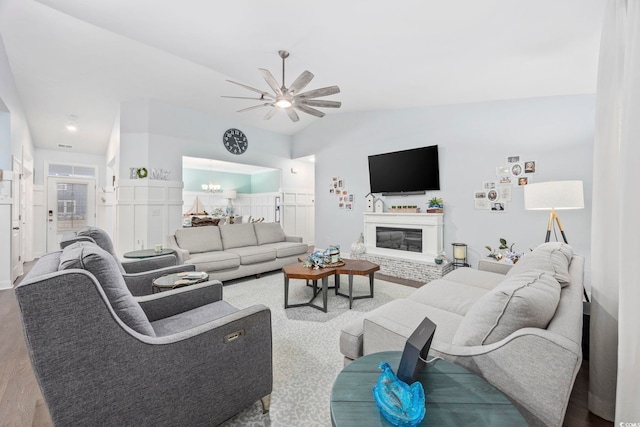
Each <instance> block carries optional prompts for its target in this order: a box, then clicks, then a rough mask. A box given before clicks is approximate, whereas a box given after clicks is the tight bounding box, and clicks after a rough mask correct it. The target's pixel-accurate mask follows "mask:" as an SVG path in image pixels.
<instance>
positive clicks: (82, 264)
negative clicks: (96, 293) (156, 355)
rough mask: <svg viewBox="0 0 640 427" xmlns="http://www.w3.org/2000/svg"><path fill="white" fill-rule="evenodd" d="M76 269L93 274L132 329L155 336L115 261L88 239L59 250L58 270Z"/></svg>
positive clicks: (120, 316)
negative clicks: (60, 252) (60, 251)
mask: <svg viewBox="0 0 640 427" xmlns="http://www.w3.org/2000/svg"><path fill="white" fill-rule="evenodd" d="M72 268H79V269H83V270H87V271H88V272H90V273H91V274H93V275H94V276H95V277H96V279H97V280H98V283H99V284H100V286H101V287H102V290H103V291H104V293H105V294H106V296H107V299H108V300H109V303H110V304H111V307H112V308H113V310H114V311H115V312H116V314H117V315H118V317H119V318H120V320H122V321H123V322H124V323H125V324H126V325H127V326H129V327H130V328H131V329H133V330H134V331H136V332H139V333H141V334H144V335H149V336H152V337H155V336H156V334H155V332H154V331H153V327H152V326H151V324H150V323H149V319H147V316H146V314H145V313H144V311H143V310H142V308H141V307H140V304H138V302H137V301H136V300H135V299H134V297H133V295H131V292H130V291H129V288H127V285H126V283H125V282H124V278H123V277H122V274H120V271H119V270H118V267H117V265H116V260H115V259H114V258H113V257H112V256H111V255H110V254H109V253H107V252H106V251H105V250H104V249H101V248H99V247H98V246H96V245H95V244H93V243H90V242H76V243H74V244H72V245H69V246H67V247H66V248H64V249H63V251H62V254H61V255H60V265H59V267H58V270H68V269H72Z"/></svg>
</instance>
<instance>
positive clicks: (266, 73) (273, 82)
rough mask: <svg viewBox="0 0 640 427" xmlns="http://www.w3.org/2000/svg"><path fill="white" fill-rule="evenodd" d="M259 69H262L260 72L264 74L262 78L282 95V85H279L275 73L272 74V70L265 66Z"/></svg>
mask: <svg viewBox="0 0 640 427" xmlns="http://www.w3.org/2000/svg"><path fill="white" fill-rule="evenodd" d="M258 71H260V74H262V78H263V79H264V81H265V82H267V84H268V85H269V87H270V88H271V89H273V91H274V92H275V93H276V95H282V89H280V86H278V82H277V81H276V79H275V77H273V74H271V71H269V70H265V69H264V68H258Z"/></svg>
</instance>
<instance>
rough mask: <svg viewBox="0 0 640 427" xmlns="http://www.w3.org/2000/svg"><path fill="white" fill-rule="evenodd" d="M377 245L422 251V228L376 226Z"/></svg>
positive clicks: (378, 246)
mask: <svg viewBox="0 0 640 427" xmlns="http://www.w3.org/2000/svg"><path fill="white" fill-rule="evenodd" d="M376 247H377V248H386V249H397V250H399V251H410V252H422V229H420V228H400V227H376Z"/></svg>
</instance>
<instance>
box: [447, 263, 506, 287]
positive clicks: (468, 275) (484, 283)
mask: <svg viewBox="0 0 640 427" xmlns="http://www.w3.org/2000/svg"><path fill="white" fill-rule="evenodd" d="M444 279H446V280H449V281H451V282H457V283H464V284H465V285H469V286H475V287H478V288H483V289H493V288H495V287H496V286H497V285H498V284H500V283H501V282H502V281H503V280H505V279H506V276H505V275H504V274H499V273H494V272H491V271H482V270H476V269H473V268H469V267H461V268H456V269H455V270H453V271H452V272H450V273H449V274H447V275H445V276H444Z"/></svg>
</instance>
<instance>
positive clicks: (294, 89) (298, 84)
mask: <svg viewBox="0 0 640 427" xmlns="http://www.w3.org/2000/svg"><path fill="white" fill-rule="evenodd" d="M311 79H313V74H312V73H310V72H309V71H304V72H303V73H302V74H300V75H299V76H298V78H297V79H295V81H294V82H293V83H291V86H289V93H290V94H292V95H295V94H296V93H298V92H300V91H301V90H302V89H304V88H305V87H306V86H307V85H308V84H309V82H310V81H311Z"/></svg>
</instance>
